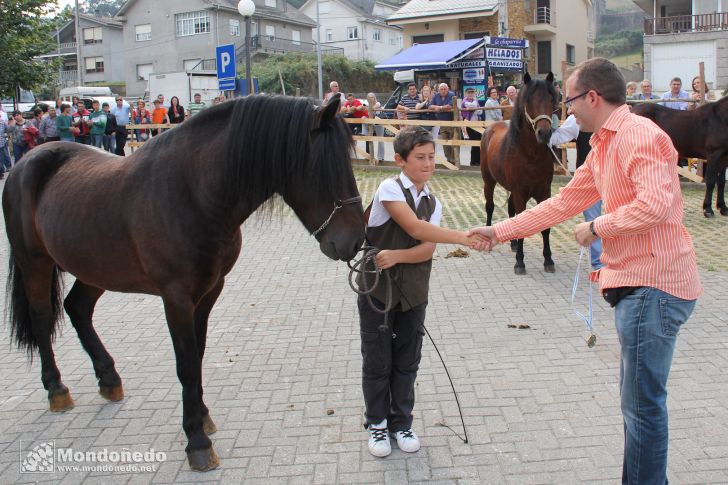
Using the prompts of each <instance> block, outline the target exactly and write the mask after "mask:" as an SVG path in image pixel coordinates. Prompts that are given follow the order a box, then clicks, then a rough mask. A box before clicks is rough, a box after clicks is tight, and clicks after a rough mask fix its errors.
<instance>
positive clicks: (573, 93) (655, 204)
mask: <svg viewBox="0 0 728 485" xmlns="http://www.w3.org/2000/svg"><path fill="white" fill-rule="evenodd" d="M625 91H626V87H625V82H624V78H623V77H622V75H621V74H620V72H619V70H618V69H617V68H616V66H614V64H612V63H611V62H609V61H608V60H606V59H601V58H595V59H590V60H587V61H585V62H583V63H582V64H580V65H579V66H577V67H576V68H575V69H574V72H573V73H572V75H571V76H570V77H569V79H568V81H567V83H566V92H567V95H568V96H570V97H569V98H568V99H567V100H566V105H567V107H568V109H569V114H573V115H574V116H575V117H576V121H577V122H578V123H579V125H580V126H581V127H582V129H584V130H585V131H590V132H593V133H594V134H593V135H592V138H591V140H590V144H591V146H592V151H591V153H590V154H589V156H588V157H587V159H586V162H585V163H584V165H582V166H581V167H580V168H579V169H577V171H576V172H575V173H574V178H573V179H572V180H571V182H570V183H569V184H568V185H567V186H566V187H564V188H563V189H561V191H560V192H559V194H558V195H556V196H554V197H552V198H550V199H548V200H546V201H544V202H542V203H541V204H539V205H538V206H536V207H534V208H533V209H530V210H527V211H525V212H523V213H521V214H519V215H518V216H516V217H514V218H512V219H509V220H507V221H504V222H501V223H499V224H496V225H495V226H493V227H481V228H477V229H473V231H472V232H475V233H480V234H483V235H484V236H486V237H488V238H489V243H486V244H482V245H481V247H480V248H479V249H490V248H492V247H493V246H494V245H496V244H498V243H499V242H504V241H508V240H511V239H518V238H523V237H527V236H530V235H532V234H535V233H537V232H539V231H541V230H543V229H546V228H548V227H552V226H554V225H556V224H558V223H560V222H563V221H565V220H567V219H569V218H571V217H573V216H575V215H576V214H578V213H580V212H582V211H583V210H584V209H586V208H587V207H590V206H591V205H592V204H594V203H595V202H596V201H597V200H599V199H600V198H601V199H602V200H603V202H604V209H605V214H604V215H602V216H599V217H597V218H596V219H594V220H593V221H592V222H584V223H580V224H578V225H577V226H576V227H575V229H574V237H575V238H576V240H577V241H578V242H579V244H581V245H582V246H586V245H589V244H590V243H591V242H592V241H593V240H594V239H595V238H597V237H601V238H602V249H603V253H602V263H604V267H603V268H601V269H600V270H597V271H594V272H593V273H592V280H594V281H598V282H599V287H600V289H601V290H602V292H603V294H604V297H605V299H607V301H609V302H610V304H612V306H614V307H615V324H616V328H617V334H618V336H619V342H620V345H621V350H622V351H621V365H620V387H621V400H622V415H623V419H624V443H625V444H624V462H623V468H622V483H625V484H640V485H645V484H660V485H664V484H665V483H667V446H668V422H667V406H666V400H667V387H666V386H667V378H668V374H669V372H670V366H671V364H672V355H673V351H674V349H675V340H676V336H677V333H678V331H679V330H680V326H681V325H682V324H683V323H685V322H686V321H687V319H688V318H689V317H690V314H691V313H692V311H693V308H694V307H695V301H696V299H697V297H698V296H700V294H701V293H702V287H701V284H700V277H699V275H698V271H697V266H696V258H695V250H694V248H693V243H692V239H691V237H690V235H689V234H688V232H687V230H686V229H685V226H684V225H683V223H682V217H683V199H682V194H681V192H680V182H679V180H678V175H677V170H676V161H677V152H676V151H675V148H674V147H673V145H672V143H671V141H670V138H669V137H668V136H667V135H666V134H665V132H663V131H662V130H660V129H659V128H658V127H657V126H656V125H655V124H654V123H652V122H651V121H649V120H646V119H642V118H640V117H639V116H636V115H633V114H631V113H630V111H629V108H628V107H627V105H626V104H625Z"/></svg>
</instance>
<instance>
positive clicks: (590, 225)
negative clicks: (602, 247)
mask: <svg viewBox="0 0 728 485" xmlns="http://www.w3.org/2000/svg"><path fill="white" fill-rule="evenodd" d="M589 232H591V233H592V236H594V237H599V235H598V234H597V232H596V231H595V230H594V221H591V222H590V223H589Z"/></svg>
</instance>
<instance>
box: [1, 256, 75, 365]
mask: <svg viewBox="0 0 728 485" xmlns="http://www.w3.org/2000/svg"><path fill="white" fill-rule="evenodd" d="M6 293H7V294H6V299H5V301H6V302H7V306H8V308H7V315H8V320H9V322H10V338H11V339H13V340H14V341H15V344H16V345H17V346H18V348H23V349H25V350H26V351H27V352H28V356H29V357H30V358H31V359H32V358H33V354H34V352H35V351H36V350H37V349H38V340H37V339H36V335H35V332H34V331H33V320H32V319H31V317H30V302H29V301H28V295H26V293H25V284H24V283H23V273H22V271H21V270H20V268H19V267H18V263H17V261H16V259H15V255H14V253H13V250H12V248H11V249H10V258H9V262H8V283H7V287H6ZM50 297H51V310H52V312H53V326H52V327H51V328H50V332H51V339H53V338H54V336H55V333H56V329H57V328H58V325H59V323H60V322H61V321H62V319H63V279H62V277H61V270H60V269H59V268H58V266H56V265H53V273H52V274H51V294H50Z"/></svg>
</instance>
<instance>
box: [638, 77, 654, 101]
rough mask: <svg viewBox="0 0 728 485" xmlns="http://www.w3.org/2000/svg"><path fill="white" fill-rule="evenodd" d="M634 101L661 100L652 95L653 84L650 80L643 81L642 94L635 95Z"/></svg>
mask: <svg viewBox="0 0 728 485" xmlns="http://www.w3.org/2000/svg"><path fill="white" fill-rule="evenodd" d="M634 99H659V98H658V97H657V96H655V95H654V94H652V83H651V82H650V80H649V79H643V80H642V92H641V93H639V94H637V95H635V97H634Z"/></svg>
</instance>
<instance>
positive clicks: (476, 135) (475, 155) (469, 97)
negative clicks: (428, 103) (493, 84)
mask: <svg viewBox="0 0 728 485" xmlns="http://www.w3.org/2000/svg"><path fill="white" fill-rule="evenodd" d="M461 107H462V108H463V109H469V108H480V103H479V102H478V99H477V98H476V97H475V89H474V88H467V89H465V96H464V97H463V102H462V105H461ZM481 113H482V111H481V110H477V111H461V112H460V114H461V116H462V118H463V120H465V121H480V116H481ZM463 131H464V133H463V138H464V139H469V140H480V138H481V137H480V132H478V131H476V130H474V129H472V128H470V127H466V128H465V129H464V130H463ZM470 166H471V167H478V166H480V146H477V147H470Z"/></svg>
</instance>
